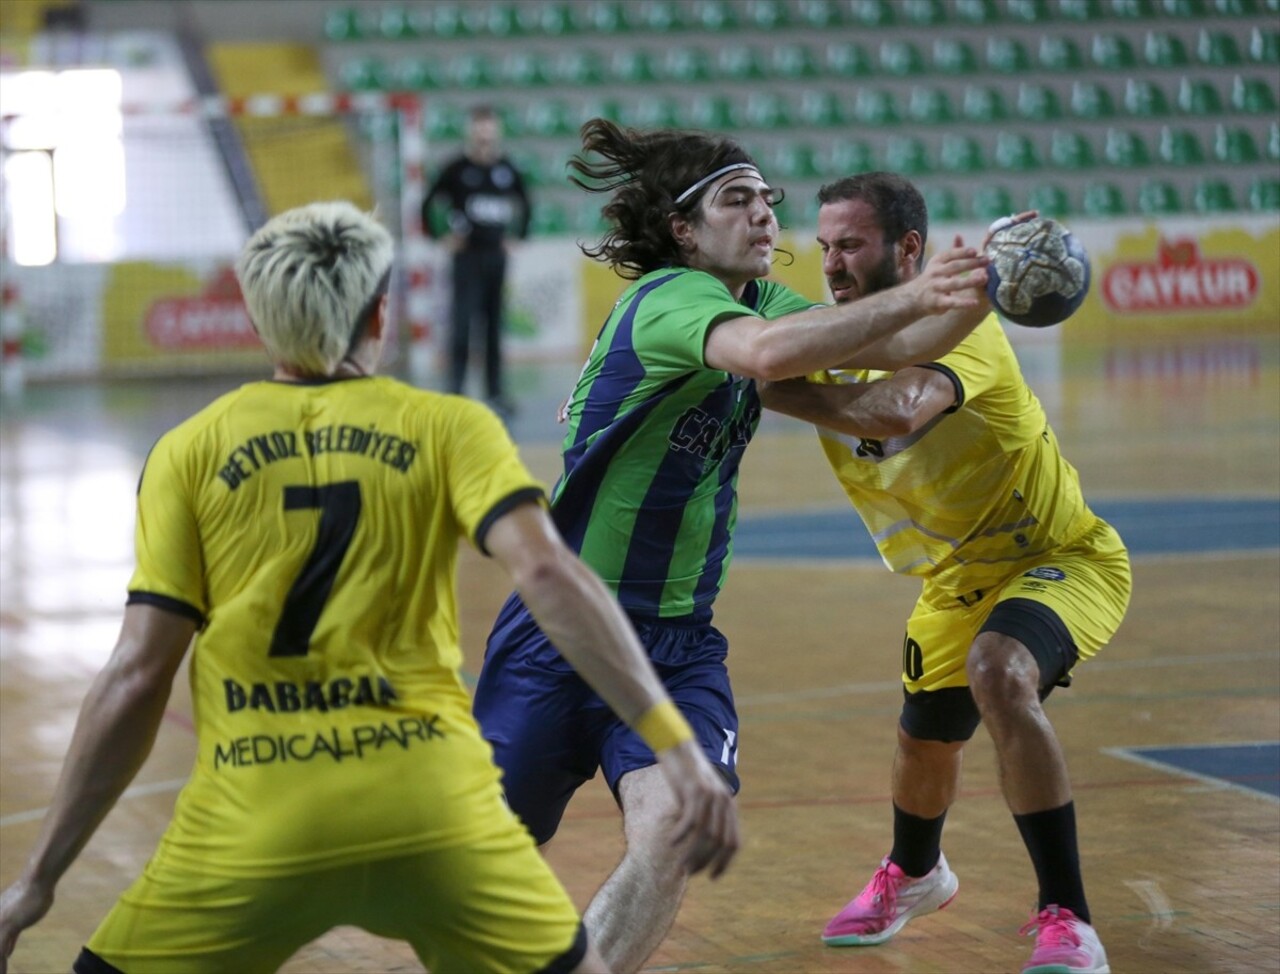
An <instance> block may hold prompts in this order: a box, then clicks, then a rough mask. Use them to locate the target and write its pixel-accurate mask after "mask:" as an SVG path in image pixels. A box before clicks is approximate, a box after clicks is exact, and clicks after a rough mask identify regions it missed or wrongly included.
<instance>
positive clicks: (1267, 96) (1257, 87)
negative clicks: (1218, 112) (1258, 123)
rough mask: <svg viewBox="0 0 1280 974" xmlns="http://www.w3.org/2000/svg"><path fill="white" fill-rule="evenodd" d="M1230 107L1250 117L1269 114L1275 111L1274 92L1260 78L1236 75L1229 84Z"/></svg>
mask: <svg viewBox="0 0 1280 974" xmlns="http://www.w3.org/2000/svg"><path fill="white" fill-rule="evenodd" d="M1231 107H1232V108H1234V109H1235V110H1236V111H1238V112H1248V113H1250V114H1252V115H1268V114H1271V113H1273V112H1275V111H1276V95H1275V90H1274V89H1273V88H1272V87H1271V85H1269V84H1268V83H1267V82H1266V81H1264V80H1262V79H1261V78H1246V77H1244V76H1242V75H1236V76H1235V78H1234V79H1232V82H1231Z"/></svg>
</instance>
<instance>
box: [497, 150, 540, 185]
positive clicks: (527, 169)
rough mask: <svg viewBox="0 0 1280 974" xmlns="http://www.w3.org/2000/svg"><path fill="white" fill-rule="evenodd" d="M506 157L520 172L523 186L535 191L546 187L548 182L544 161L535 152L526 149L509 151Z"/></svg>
mask: <svg viewBox="0 0 1280 974" xmlns="http://www.w3.org/2000/svg"><path fill="white" fill-rule="evenodd" d="M507 157H508V158H509V159H510V160H511V162H512V163H513V164H514V165H515V167H516V168H517V169H519V170H520V176H521V178H523V179H524V184H525V186H527V187H529V188H530V189H537V188H539V187H541V186H546V185H547V183H548V182H549V181H550V179H549V173H548V167H547V163H546V160H545V159H543V158H542V156H541V155H540V154H538V153H537V152H531V151H530V150H528V149H511V150H509V151H508V152H507Z"/></svg>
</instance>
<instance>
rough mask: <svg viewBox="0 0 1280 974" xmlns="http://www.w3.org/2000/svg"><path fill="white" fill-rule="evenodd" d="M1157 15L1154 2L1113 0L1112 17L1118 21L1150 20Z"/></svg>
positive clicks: (1147, 0)
mask: <svg viewBox="0 0 1280 974" xmlns="http://www.w3.org/2000/svg"><path fill="white" fill-rule="evenodd" d="M1155 15H1156V9H1155V5H1154V3H1153V2H1152V0H1111V16H1112V17H1115V18H1116V19H1117V20H1148V19H1150V18H1152V17H1154V16H1155Z"/></svg>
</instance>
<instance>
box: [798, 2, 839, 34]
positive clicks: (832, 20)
mask: <svg viewBox="0 0 1280 974" xmlns="http://www.w3.org/2000/svg"><path fill="white" fill-rule="evenodd" d="M795 20H796V22H797V23H798V24H799V25H801V26H804V27H807V28H809V29H810V30H830V29H832V28H834V27H839V26H840V25H841V24H842V23H843V22H844V18H843V16H842V15H841V4H840V3H839V0H798V3H797V4H796V16H795Z"/></svg>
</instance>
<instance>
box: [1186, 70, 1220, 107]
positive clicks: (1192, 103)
mask: <svg viewBox="0 0 1280 974" xmlns="http://www.w3.org/2000/svg"><path fill="white" fill-rule="evenodd" d="M1178 111H1180V112H1182V113H1183V114H1186V115H1220V114H1222V98H1221V97H1220V96H1219V95H1218V89H1217V88H1215V87H1214V86H1213V83H1212V82H1210V81H1205V80H1203V79H1201V78H1183V79H1182V80H1180V81H1179V82H1178Z"/></svg>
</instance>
